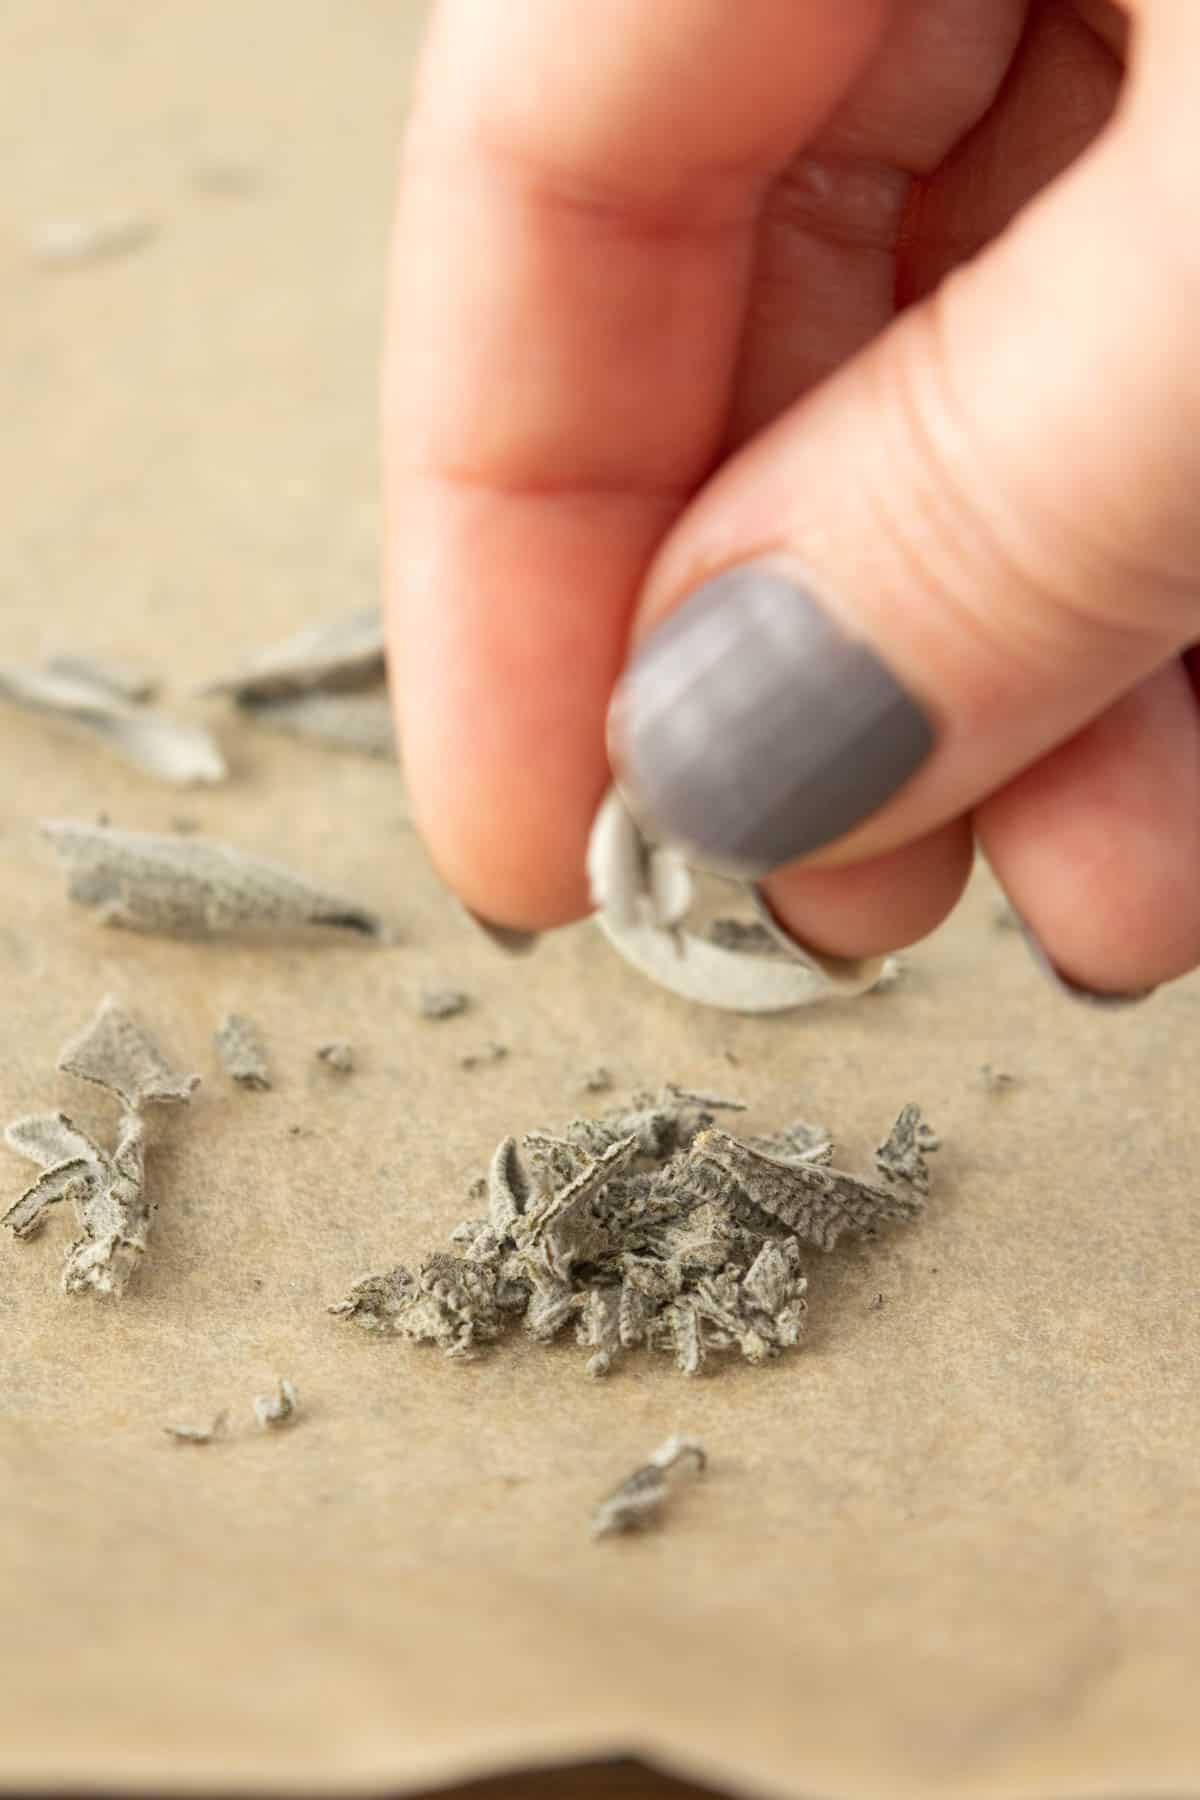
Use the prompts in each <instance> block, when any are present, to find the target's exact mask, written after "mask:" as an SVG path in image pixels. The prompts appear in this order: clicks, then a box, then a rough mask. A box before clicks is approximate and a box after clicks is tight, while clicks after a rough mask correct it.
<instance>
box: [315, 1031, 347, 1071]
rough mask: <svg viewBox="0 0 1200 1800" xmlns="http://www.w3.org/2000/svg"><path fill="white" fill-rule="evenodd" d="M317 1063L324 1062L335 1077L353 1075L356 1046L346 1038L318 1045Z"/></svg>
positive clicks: (334, 1039)
mask: <svg viewBox="0 0 1200 1800" xmlns="http://www.w3.org/2000/svg"><path fill="white" fill-rule="evenodd" d="M317 1061H318V1062H323V1063H324V1064H325V1065H326V1067H327V1068H330V1069H332V1070H333V1072H334V1074H335V1075H352V1074H353V1073H354V1069H355V1062H356V1059H355V1055H354V1046H353V1044H349V1043H347V1042H346V1039H345V1038H330V1040H329V1042H328V1043H327V1044H318V1045H317Z"/></svg>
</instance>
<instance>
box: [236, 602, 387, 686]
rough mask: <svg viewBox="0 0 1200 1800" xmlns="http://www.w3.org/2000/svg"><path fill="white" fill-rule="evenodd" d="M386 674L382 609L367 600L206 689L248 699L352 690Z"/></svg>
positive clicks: (295, 635) (307, 629)
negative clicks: (364, 603) (370, 604)
mask: <svg viewBox="0 0 1200 1800" xmlns="http://www.w3.org/2000/svg"><path fill="white" fill-rule="evenodd" d="M383 680H384V635H383V614H382V612H381V610H380V608H379V607H377V606H366V607H359V608H357V609H356V610H355V611H354V612H350V613H345V614H342V615H340V616H339V617H337V618H334V619H327V620H321V621H320V622H319V623H317V624H315V625H306V626H305V627H304V628H303V630H301V631H297V632H294V633H293V634H292V635H291V636H290V637H287V638H285V639H284V640H283V642H282V643H279V644H272V645H271V646H270V647H269V648H268V649H266V650H262V651H260V652H259V653H258V655H257V656H255V657H253V658H251V660H250V661H249V662H247V663H246V664H245V666H244V667H243V668H241V669H239V670H237V671H236V672H235V673H234V674H233V675H231V676H228V677H227V678H226V679H224V680H222V681H216V682H213V683H212V684H211V686H210V687H208V688H207V689H206V690H205V691H206V692H207V693H210V694H230V695H232V697H233V698H234V699H235V700H237V701H239V702H241V703H243V704H246V703H255V702H259V701H270V700H281V699H294V698H295V697H296V696H297V695H300V694H313V693H347V692H353V691H355V690H358V689H361V688H369V687H372V686H375V685H377V684H381V683H382V682H383Z"/></svg>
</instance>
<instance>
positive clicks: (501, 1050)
mask: <svg viewBox="0 0 1200 1800" xmlns="http://www.w3.org/2000/svg"><path fill="white" fill-rule="evenodd" d="M507 1055H508V1045H507V1044H485V1045H484V1046H483V1048H482V1050H468V1051H467V1054H466V1055H465V1056H460V1057H459V1059H458V1066H459V1068H460V1069H479V1068H482V1067H483V1065H484V1064H485V1063H498V1062H503V1061H504V1059H505V1057H506V1056H507Z"/></svg>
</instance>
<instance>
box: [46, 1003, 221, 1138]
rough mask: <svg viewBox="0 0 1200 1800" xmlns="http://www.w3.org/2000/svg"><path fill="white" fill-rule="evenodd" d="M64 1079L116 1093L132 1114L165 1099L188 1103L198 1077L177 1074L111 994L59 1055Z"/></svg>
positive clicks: (59, 1064) (198, 1081) (198, 1082)
mask: <svg viewBox="0 0 1200 1800" xmlns="http://www.w3.org/2000/svg"><path fill="white" fill-rule="evenodd" d="M58 1066H59V1069H60V1070H61V1071H62V1073H63V1074H64V1075H77V1076H78V1077H79V1079H80V1080H81V1081H90V1082H92V1083H94V1085H95V1086H96V1087H102V1088H104V1089H106V1090H107V1091H108V1092H109V1093H110V1094H115V1095H116V1096H117V1098H118V1100H120V1101H122V1102H123V1104H124V1105H125V1106H127V1107H129V1108H130V1109H131V1110H133V1111H135V1112H136V1111H140V1109H141V1108H142V1107H143V1106H148V1105H152V1104H155V1103H158V1102H163V1101H184V1100H190V1099H191V1096H192V1094H193V1093H194V1092H195V1090H196V1088H197V1087H198V1086H199V1085H200V1077H199V1076H198V1075H180V1074H179V1073H178V1072H177V1071H176V1070H174V1069H172V1067H171V1065H170V1063H168V1061H167V1059H166V1057H165V1056H164V1055H163V1053H162V1051H161V1050H160V1049H159V1048H158V1046H157V1044H155V1043H154V1042H153V1041H152V1040H151V1039H150V1038H149V1037H147V1036H146V1033H145V1032H144V1031H143V1030H142V1028H141V1026H140V1025H138V1024H137V1023H136V1022H135V1020H133V1019H132V1018H131V1017H130V1016H129V1014H128V1013H127V1012H125V1011H124V1010H123V1009H122V1008H121V1007H119V1006H118V1005H117V1003H116V1001H115V1000H114V999H113V998H112V997H111V995H109V996H108V997H107V998H105V999H104V1000H102V1001H101V1003H100V1008H99V1010H98V1012H97V1013H96V1016H95V1018H94V1019H93V1020H92V1022H91V1024H90V1025H87V1026H85V1028H84V1030H83V1031H81V1032H80V1033H79V1035H78V1037H74V1038H72V1039H71V1041H70V1043H69V1044H66V1045H65V1046H64V1048H63V1049H62V1050H61V1051H60V1053H59V1058H58Z"/></svg>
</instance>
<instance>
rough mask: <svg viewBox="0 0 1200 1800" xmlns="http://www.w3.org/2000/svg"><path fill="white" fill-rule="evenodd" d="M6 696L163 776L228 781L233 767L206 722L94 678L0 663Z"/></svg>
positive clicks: (0, 685) (0, 693)
mask: <svg viewBox="0 0 1200 1800" xmlns="http://www.w3.org/2000/svg"><path fill="white" fill-rule="evenodd" d="M0 699H4V700H7V701H9V702H11V703H12V704H13V705H16V706H20V707H22V708H23V709H24V710H25V711H26V712H31V713H39V714H41V715H43V716H44V717H46V718H50V719H52V720H54V721H55V722H57V723H58V724H61V725H66V726H69V727H70V728H71V729H72V730H74V731H75V732H76V733H78V734H81V735H83V736H86V737H88V738H90V739H92V740H93V741H94V742H98V743H101V744H103V745H104V747H105V748H106V749H108V750H111V751H113V752H114V753H115V754H116V755H117V756H119V757H121V758H122V760H123V761H125V762H127V763H130V764H131V765H132V766H133V767H134V768H137V769H141V770H142V772H143V773H144V774H147V775H153V776H155V777H156V778H157V779H158V780H159V781H167V782H173V783H176V784H179V785H184V786H186V785H188V784H191V783H200V782H210V783H211V782H218V781H224V780H225V779H226V777H227V776H228V773H229V770H228V768H227V766H226V763H225V759H224V757H223V756H222V755H221V751H220V748H219V747H218V745H217V742H216V739H215V738H214V737H213V735H212V733H211V732H209V731H207V730H206V729H205V728H204V727H203V726H202V725H192V724H189V723H187V722H186V721H184V720H182V719H172V718H169V717H168V716H167V715H166V714H164V713H157V712H150V711H148V710H147V709H146V708H145V707H140V706H134V705H130V704H129V703H128V702H127V701H125V700H123V699H121V698H119V697H117V696H115V695H114V694H113V693H112V692H111V691H110V690H109V689H106V688H105V687H103V686H101V685H100V684H99V683H98V682H97V681H96V680H95V678H94V677H93V678H92V679H90V680H88V679H84V678H83V677H82V676H81V675H80V674H79V673H75V674H66V673H61V672H60V673H55V672H54V671H53V670H37V669H17V668H14V667H12V666H11V665H10V664H2V665H0Z"/></svg>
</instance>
